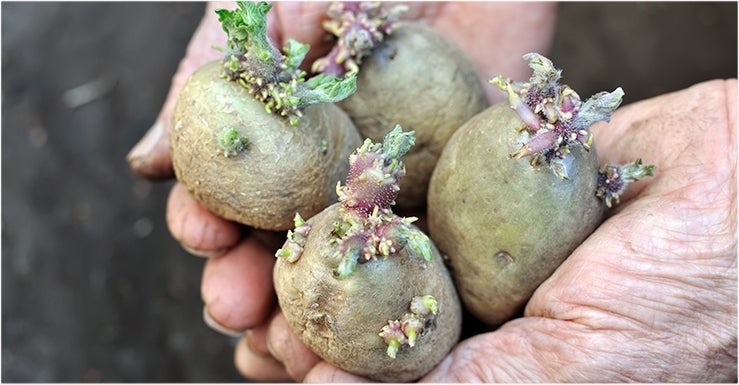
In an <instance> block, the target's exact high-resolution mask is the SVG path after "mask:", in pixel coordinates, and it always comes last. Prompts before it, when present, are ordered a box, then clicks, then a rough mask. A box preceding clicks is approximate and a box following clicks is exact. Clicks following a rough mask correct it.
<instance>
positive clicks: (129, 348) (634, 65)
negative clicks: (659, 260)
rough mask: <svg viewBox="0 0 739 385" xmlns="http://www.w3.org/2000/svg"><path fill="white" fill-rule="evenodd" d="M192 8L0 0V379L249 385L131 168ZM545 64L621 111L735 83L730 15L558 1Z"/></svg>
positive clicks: (197, 11) (725, 5) (714, 8)
mask: <svg viewBox="0 0 739 385" xmlns="http://www.w3.org/2000/svg"><path fill="white" fill-rule="evenodd" d="M203 10H204V4H203V3H173V2H167V3H149V2H143V3H141V2H113V3H87V2H85V3H67V2H64V3H30V2H29V3H22V2H21V3H16V2H12V3H8V2H3V3H2V9H1V12H2V381H5V382H100V381H103V382H235V381H243V378H241V377H240V376H239V374H238V372H237V371H236V369H235V368H234V366H233V359H232V349H233V345H232V344H233V341H231V340H230V339H228V338H226V337H223V336H221V335H219V334H218V333H216V332H214V331H211V330H210V329H209V328H208V327H207V326H205V324H204V323H203V321H202V317H201V314H202V301H201V299H200V274H201V269H202V266H203V261H202V260H201V259H198V258H195V257H192V256H190V255H188V254H187V253H186V252H185V251H184V250H182V249H181V248H180V246H179V245H178V244H177V243H176V242H175V241H174V240H173V239H172V238H171V236H170V234H169V233H168V231H167V228H166V225H165V222H164V215H165V203H166V198H167V193H168V191H169V188H170V186H171V182H146V181H143V180H139V179H137V178H136V177H135V176H134V175H133V173H132V172H131V171H130V170H129V168H128V165H127V163H126V160H125V156H126V154H127V152H128V150H129V149H130V148H131V147H132V146H133V145H134V144H135V143H136V142H137V141H138V139H139V138H140V137H141V136H142V135H143V134H144V132H145V131H146V130H147V129H148V128H149V126H150V125H151V124H152V123H153V121H154V118H155V117H156V115H157V113H158V111H159V108H160V107H161V105H162V102H163V101H164V98H165V96H166V93H167V90H168V87H169V82H170V78H171V75H172V74H173V73H174V71H175V69H176V67H177V63H178V61H179V59H180V58H181V57H182V56H183V54H184V51H185V47H186V44H187V42H188V40H189V38H190V36H191V34H192V32H193V31H194V29H195V27H196V26H197V23H198V22H199V20H200V18H201V17H202V15H203ZM550 58H551V59H552V60H553V61H554V63H555V64H556V65H557V66H558V67H559V68H562V69H564V73H563V76H564V79H565V81H566V82H567V83H568V84H570V85H571V86H572V87H573V88H574V89H576V90H577V91H578V92H579V93H580V95H581V96H583V97H587V96H590V95H591V94H593V93H595V92H598V91H602V90H612V89H614V88H615V87H616V86H619V85H620V86H622V87H623V88H624V90H625V92H626V97H625V103H629V102H633V101H636V100H640V99H644V98H648V97H652V96H656V95H659V94H661V93H665V92H670V91H675V90H679V89H682V88H685V87H688V86H690V85H692V84H695V83H698V82H701V81H704V80H709V79H715V78H728V77H736V76H737V3H735V2H721V3H712V2H699V3H698V2H695V3H685V2H680V3H664V2H657V3H641V2H628V3H611V2H605V3H583V2H568V3H562V4H561V5H560V8H559V19H558V25H557V29H556V35H555V40H554V46H553V51H552V53H551V55H550ZM491 76H492V75H491ZM80 86H82V87H83V88H81V89H80V88H78V87H80ZM80 90H82V91H83V92H81V93H80Z"/></svg>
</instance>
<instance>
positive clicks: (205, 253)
mask: <svg viewBox="0 0 739 385" xmlns="http://www.w3.org/2000/svg"><path fill="white" fill-rule="evenodd" d="M182 248H183V249H185V251H187V252H188V253H190V254H192V255H194V256H196V257H202V258H214V257H220V256H221V255H223V254H226V251H228V248H225V249H217V250H200V249H195V248H192V247H190V246H187V245H182Z"/></svg>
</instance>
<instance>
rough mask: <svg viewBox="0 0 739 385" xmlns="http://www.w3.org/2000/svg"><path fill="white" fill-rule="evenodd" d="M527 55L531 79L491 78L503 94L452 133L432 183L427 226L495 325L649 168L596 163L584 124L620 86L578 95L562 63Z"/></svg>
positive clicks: (473, 301) (613, 102) (602, 111)
mask: <svg viewBox="0 0 739 385" xmlns="http://www.w3.org/2000/svg"><path fill="white" fill-rule="evenodd" d="M524 59H525V60H527V61H528V63H529V66H530V67H531V68H532V70H533V75H532V76H531V78H530V79H529V81H528V82H511V81H510V80H506V79H503V78H502V77H500V76H499V77H496V78H494V79H493V80H491V83H493V84H496V85H497V86H498V87H500V88H501V90H503V91H504V92H505V93H506V94H507V95H508V99H509V100H508V103H507V104H506V103H499V104H496V105H494V106H492V107H490V108H488V109H487V110H485V111H484V112H482V113H480V114H479V115H477V116H475V117H474V118H472V119H470V120H469V121H468V122H467V123H465V124H464V125H463V126H462V127H461V128H460V129H459V130H458V131H457V132H456V133H455V134H454V136H453V137H452V138H451V139H450V141H449V143H448V144H447V147H446V148H445V149H444V152H443V153H442V155H441V158H440V159H439V162H438V164H437V168H436V170H435V171H434V174H433V176H432V178H431V184H430V187H429V205H428V225H429V234H430V236H431V237H432V239H433V240H434V242H435V243H436V244H437V245H438V247H439V249H440V251H441V252H442V253H443V254H444V255H446V256H447V257H448V264H449V267H450V270H451V273H452V276H453V277H454V280H455V283H456V285H457V290H458V292H459V295H460V298H461V299H462V301H463V303H464V305H465V307H466V309H468V310H469V311H470V312H471V313H472V314H473V315H475V316H476V317H477V318H479V319H480V320H482V321H483V322H485V323H486V324H488V325H490V326H493V327H494V326H498V325H500V324H502V323H503V322H505V321H507V320H509V319H511V318H512V317H514V316H515V315H517V314H519V313H520V312H521V311H522V309H523V307H524V305H525V304H526V302H527V301H528V299H529V298H530V297H531V295H532V294H533V292H534V290H535V289H536V288H537V287H538V286H539V285H540V284H541V283H542V282H543V281H544V280H545V279H547V278H548V277H549V276H550V275H551V274H552V273H553V272H554V270H556V269H557V267H558V266H559V265H560V264H561V263H562V262H563V261H564V260H565V259H566V258H567V256H569V255H570V254H571V253H572V251H573V250H574V249H575V248H576V247H577V246H578V245H579V244H580V243H582V241H583V240H584V239H585V238H586V237H588V235H590V233H591V232H592V231H593V230H595V228H596V227H598V225H599V224H600V223H601V221H602V220H603V218H604V213H605V209H606V205H608V206H609V207H610V205H611V201H614V200H615V201H618V194H620V193H621V192H622V191H623V189H624V188H625V186H626V184H628V183H629V182H630V181H631V180H635V179H638V178H640V177H644V176H647V175H651V173H652V170H653V166H645V165H643V164H642V163H641V162H640V161H638V162H635V163H632V164H630V165H627V166H626V168H625V169H626V170H627V171H628V172H625V173H624V172H621V173H619V171H621V170H623V169H622V168H619V167H618V166H604V168H603V169H602V170H599V161H598V156H597V154H596V151H595V148H593V147H592V143H593V136H592V134H591V132H590V131H589V127H590V126H591V125H592V124H593V123H595V122H598V121H608V120H610V117H611V115H612V113H613V111H614V110H615V109H616V108H617V107H618V106H619V105H620V103H621V100H622V97H623V91H622V90H621V88H617V89H616V90H614V91H613V92H610V93H608V92H602V93H598V94H596V95H594V96H592V97H591V98H590V99H588V100H587V101H584V102H582V101H581V100H580V97H579V96H578V94H577V93H576V92H575V91H574V90H572V89H571V88H570V87H569V86H567V85H561V84H560V83H559V80H560V77H561V71H560V70H557V69H556V68H555V67H554V65H553V64H552V62H551V61H550V60H549V59H547V58H545V57H543V56H541V55H539V54H535V53H531V54H527V55H525V56H524ZM599 198H600V199H599ZM601 200H605V203H606V205H604V204H603V202H602V201H601Z"/></svg>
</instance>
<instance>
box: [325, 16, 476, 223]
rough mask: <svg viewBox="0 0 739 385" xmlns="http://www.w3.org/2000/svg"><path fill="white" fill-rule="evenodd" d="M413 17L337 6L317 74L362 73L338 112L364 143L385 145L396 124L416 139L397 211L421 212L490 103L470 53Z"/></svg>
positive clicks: (409, 157)
mask: <svg viewBox="0 0 739 385" xmlns="http://www.w3.org/2000/svg"><path fill="white" fill-rule="evenodd" d="M406 10H407V7H405V6H402V5H396V6H392V7H391V6H388V5H385V4H382V3H380V2H334V3H332V4H331V6H330V7H329V9H328V15H329V17H330V19H329V20H327V21H326V22H325V23H324V27H325V28H326V30H328V31H329V32H330V33H331V34H333V35H334V36H335V37H336V44H335V46H334V48H333V49H332V51H331V52H330V53H329V54H328V55H327V56H325V57H324V58H321V59H319V60H317V61H316V62H315V63H314V64H313V69H314V70H315V71H321V72H324V73H329V74H333V75H335V76H344V75H345V74H347V73H349V74H351V73H356V72H357V71H358V75H357V92H356V93H355V94H353V95H351V96H350V97H348V98H346V99H344V100H343V101H341V102H339V103H338V105H339V106H340V107H341V108H343V109H344V110H345V111H346V112H347V113H348V114H349V115H350V116H351V117H352V120H353V121H354V123H355V124H356V126H357V128H358V129H359V131H360V133H361V134H362V135H363V136H364V137H368V138H370V139H372V140H374V141H380V140H382V138H383V136H384V135H385V134H386V133H387V131H388V128H389V127H393V126H394V125H395V124H399V125H400V126H401V127H403V128H404V129H406V130H412V131H414V132H415V133H416V145H415V146H414V147H413V148H412V149H411V150H410V151H409V153H408V154H407V155H406V157H405V159H404V161H405V163H406V166H407V168H408V176H407V177H406V178H405V179H404V180H403V182H402V183H401V193H400V195H399V196H398V202H397V207H398V208H400V209H418V208H423V206H424V204H425V203H426V193H427V190H428V182H429V179H430V177H431V173H432V172H433V169H434V166H435V164H436V161H437V159H438V157H439V155H440V154H441V151H442V149H443V148H444V146H445V145H446V142H447V140H448V139H449V137H450V136H451V135H452V133H454V131H455V130H456V129H457V128H459V127H460V126H461V125H462V124H463V123H464V122H466V121H467V120H468V119H469V118H471V117H472V116H474V115H475V114H477V113H478V112H480V111H482V110H483V109H485V108H486V107H488V105H489V102H488V99H487V95H486V93H485V89H484V87H483V84H482V83H481V82H480V79H479V77H478V75H477V73H476V70H475V67H474V65H473V64H472V61H471V60H470V59H469V58H468V57H467V55H466V54H465V52H463V51H462V50H461V49H459V48H458V47H457V46H456V45H455V44H454V43H453V42H452V41H451V40H449V39H448V38H446V37H445V36H443V35H441V34H439V33H438V32H436V31H434V30H433V29H431V28H430V27H428V26H427V25H425V24H423V23H421V22H412V21H400V20H399V18H400V15H401V14H402V13H403V12H404V11H406Z"/></svg>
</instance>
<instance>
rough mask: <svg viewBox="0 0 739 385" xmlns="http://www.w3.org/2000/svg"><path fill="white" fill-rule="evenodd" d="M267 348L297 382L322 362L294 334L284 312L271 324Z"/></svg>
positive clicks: (275, 317) (279, 313) (278, 314)
mask: <svg viewBox="0 0 739 385" xmlns="http://www.w3.org/2000/svg"><path fill="white" fill-rule="evenodd" d="M267 346H268V348H269V350H270V352H271V353H272V355H273V356H274V357H275V359H276V360H277V361H280V362H282V364H283V365H284V366H285V370H287V373H288V374H289V375H290V377H292V379H294V380H295V381H301V382H302V381H303V379H304V378H305V375H306V374H307V373H308V372H309V371H310V370H311V369H312V368H313V367H314V366H315V365H316V364H317V363H318V362H320V361H321V358H320V357H318V356H317V355H316V354H315V353H313V352H312V351H311V350H310V349H308V347H307V346H305V344H303V342H302V341H300V339H299V338H298V336H297V335H295V333H293V331H292V329H291V328H290V325H289V324H288V323H287V319H285V316H284V315H283V314H282V312H278V313H277V314H276V315H275V316H274V318H272V322H270V326H269V331H268V333H267Z"/></svg>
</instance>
